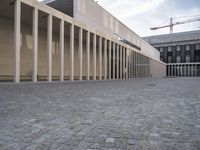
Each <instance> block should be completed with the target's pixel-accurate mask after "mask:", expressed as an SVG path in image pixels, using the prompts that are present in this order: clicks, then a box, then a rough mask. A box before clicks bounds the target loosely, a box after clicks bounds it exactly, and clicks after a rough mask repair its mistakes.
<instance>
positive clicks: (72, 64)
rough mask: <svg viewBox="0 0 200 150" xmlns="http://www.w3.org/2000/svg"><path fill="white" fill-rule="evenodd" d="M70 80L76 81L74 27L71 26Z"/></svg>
mask: <svg viewBox="0 0 200 150" xmlns="http://www.w3.org/2000/svg"><path fill="white" fill-rule="evenodd" d="M70 80H71V81H73V80H74V25H73V24H71V25H70Z"/></svg>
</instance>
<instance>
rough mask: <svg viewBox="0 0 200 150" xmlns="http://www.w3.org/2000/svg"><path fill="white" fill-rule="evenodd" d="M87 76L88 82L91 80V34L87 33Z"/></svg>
mask: <svg viewBox="0 0 200 150" xmlns="http://www.w3.org/2000/svg"><path fill="white" fill-rule="evenodd" d="M86 46H87V48H86V49H87V52H86V53H87V58H86V59H87V63H86V64H87V76H86V80H90V32H89V31H87V45H86Z"/></svg>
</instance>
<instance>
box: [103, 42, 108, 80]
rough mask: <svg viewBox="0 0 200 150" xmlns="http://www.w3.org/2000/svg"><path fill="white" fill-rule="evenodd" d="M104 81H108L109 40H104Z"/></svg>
mask: <svg viewBox="0 0 200 150" xmlns="http://www.w3.org/2000/svg"><path fill="white" fill-rule="evenodd" d="M104 80H107V39H105V40H104Z"/></svg>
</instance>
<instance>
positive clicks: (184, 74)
mask: <svg viewBox="0 0 200 150" xmlns="http://www.w3.org/2000/svg"><path fill="white" fill-rule="evenodd" d="M184 76H185V77H186V76H187V75H186V65H184Z"/></svg>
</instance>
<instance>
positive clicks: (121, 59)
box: [119, 46, 123, 79]
mask: <svg viewBox="0 0 200 150" xmlns="http://www.w3.org/2000/svg"><path fill="white" fill-rule="evenodd" d="M122 50H123V49H122V46H120V76H119V78H120V79H122Z"/></svg>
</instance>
